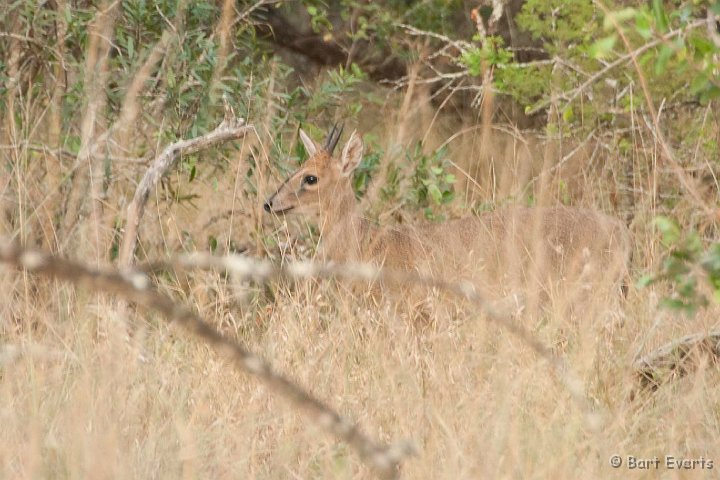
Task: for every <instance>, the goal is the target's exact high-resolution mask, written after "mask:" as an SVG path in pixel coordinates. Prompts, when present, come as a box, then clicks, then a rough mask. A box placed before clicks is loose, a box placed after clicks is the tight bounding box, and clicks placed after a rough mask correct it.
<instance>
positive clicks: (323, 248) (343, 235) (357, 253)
mask: <svg viewBox="0 0 720 480" xmlns="http://www.w3.org/2000/svg"><path fill="white" fill-rule="evenodd" d="M319 226H320V253H321V258H322V259H323V260H325V261H330V260H333V261H336V262H359V261H362V245H363V243H364V240H365V236H366V234H367V229H368V226H367V222H366V221H365V220H363V218H362V217H361V216H360V212H359V206H358V202H357V200H356V199H355V192H353V189H352V186H351V185H350V180H348V179H342V180H340V182H338V184H336V187H335V188H334V189H333V190H332V191H328V192H323V194H321V195H320V218H319Z"/></svg>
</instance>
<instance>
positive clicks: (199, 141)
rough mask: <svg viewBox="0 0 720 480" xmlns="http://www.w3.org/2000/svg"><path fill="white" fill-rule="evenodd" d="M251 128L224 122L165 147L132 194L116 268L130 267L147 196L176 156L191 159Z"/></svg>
mask: <svg viewBox="0 0 720 480" xmlns="http://www.w3.org/2000/svg"><path fill="white" fill-rule="evenodd" d="M252 128H253V126H252V125H245V121H244V120H243V119H225V120H224V121H223V122H222V123H221V124H220V125H218V127H217V128H216V129H215V130H213V131H212V132H210V133H207V134H205V135H203V136H201V137H197V138H192V139H189V140H180V141H178V142H175V143H173V144H171V145H168V146H167V147H165V149H164V150H163V151H162V153H160V155H158V156H157V158H155V160H154V161H153V162H152V164H151V165H150V167H149V168H148V169H147V171H146V172H145V175H144V176H143V178H142V180H140V183H139V184H138V186H137V189H136V190H135V195H134V196H133V199H132V201H131V202H130V205H128V208H127V214H126V217H125V233H124V235H123V238H122V242H121V243H120V251H119V254H118V265H119V266H120V267H127V266H130V265H132V263H133V255H134V253H135V247H136V246H137V241H138V238H137V237H138V228H139V226H140V221H141V220H142V217H143V214H144V213H145V203H146V202H147V199H148V196H149V195H150V191H151V190H152V189H153V187H155V185H157V183H158V182H159V181H160V179H161V178H162V177H163V175H165V173H166V172H167V171H168V169H169V168H170V167H171V166H172V165H173V163H175V160H176V159H177V157H178V156H179V155H190V154H192V153H195V152H198V151H200V150H203V149H206V148H210V147H212V146H215V145H218V144H220V143H223V142H228V141H231V140H237V139H238V138H240V137H242V136H244V135H245V134H246V133H247V132H248V131H250V130H252Z"/></svg>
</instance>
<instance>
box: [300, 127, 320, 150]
mask: <svg viewBox="0 0 720 480" xmlns="http://www.w3.org/2000/svg"><path fill="white" fill-rule="evenodd" d="M300 140H302V142H303V145H305V151H306V152H307V153H308V155H309V156H311V157H312V156H313V155H315V154H316V153H317V152H318V150H320V147H318V144H317V143H315V141H314V140H313V139H312V138H310V136H309V135H308V134H307V133H305V130H303V129H302V128H301V129H300Z"/></svg>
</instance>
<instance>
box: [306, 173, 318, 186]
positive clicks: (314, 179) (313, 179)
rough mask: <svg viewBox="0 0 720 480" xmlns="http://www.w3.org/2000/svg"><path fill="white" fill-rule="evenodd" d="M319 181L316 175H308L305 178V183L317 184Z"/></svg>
mask: <svg viewBox="0 0 720 480" xmlns="http://www.w3.org/2000/svg"><path fill="white" fill-rule="evenodd" d="M317 181H318V178H317V177H316V176H315V175H307V176H305V178H303V183H304V184H306V185H315V184H316V183H317Z"/></svg>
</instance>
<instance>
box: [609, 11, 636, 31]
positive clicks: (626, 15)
mask: <svg viewBox="0 0 720 480" xmlns="http://www.w3.org/2000/svg"><path fill="white" fill-rule="evenodd" d="M637 15H638V11H637V10H635V9H634V8H623V9H622V10H618V11H617V12H610V13H609V14H607V15H606V16H605V20H604V21H603V29H604V30H605V31H608V30H613V29H614V28H615V23H622V22H624V21H625V20H630V19H631V18H635V17H636V16H637Z"/></svg>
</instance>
